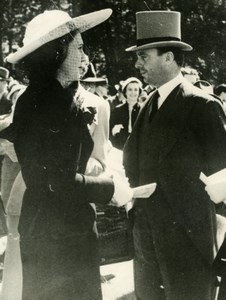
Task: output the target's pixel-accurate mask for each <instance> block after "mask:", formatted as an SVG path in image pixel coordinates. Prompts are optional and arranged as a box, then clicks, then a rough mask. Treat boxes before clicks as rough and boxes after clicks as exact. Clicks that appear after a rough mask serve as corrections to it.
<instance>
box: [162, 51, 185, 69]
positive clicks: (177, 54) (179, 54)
mask: <svg viewBox="0 0 226 300" xmlns="http://www.w3.org/2000/svg"><path fill="white" fill-rule="evenodd" d="M157 50H158V54H159V55H162V54H163V53H166V52H173V55H174V60H175V61H176V63H177V65H178V66H179V67H182V66H183V65H184V52H183V51H181V50H180V49H178V48H175V47H159V48H157Z"/></svg>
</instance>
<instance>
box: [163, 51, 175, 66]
mask: <svg viewBox="0 0 226 300" xmlns="http://www.w3.org/2000/svg"><path fill="white" fill-rule="evenodd" d="M165 55H166V56H165V60H166V63H172V62H173V61H174V54H173V52H172V51H168V52H166V53H165Z"/></svg>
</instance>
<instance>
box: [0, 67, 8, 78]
mask: <svg viewBox="0 0 226 300" xmlns="http://www.w3.org/2000/svg"><path fill="white" fill-rule="evenodd" d="M2 80H5V81H9V70H7V69H6V68H3V67H0V81H2Z"/></svg>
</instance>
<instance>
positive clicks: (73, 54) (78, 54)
mask: <svg viewBox="0 0 226 300" xmlns="http://www.w3.org/2000/svg"><path fill="white" fill-rule="evenodd" d="M84 55H85V54H84V52H83V41H82V37H81V35H80V34H79V33H78V34H76V35H75V37H74V39H73V40H72V41H71V42H70V44H69V46H68V53H67V57H66V59H65V60H64V62H63V63H62V65H61V67H60V70H59V71H60V72H62V74H63V75H64V78H65V80H66V81H77V80H79V78H80V68H81V65H82V60H83V57H84Z"/></svg>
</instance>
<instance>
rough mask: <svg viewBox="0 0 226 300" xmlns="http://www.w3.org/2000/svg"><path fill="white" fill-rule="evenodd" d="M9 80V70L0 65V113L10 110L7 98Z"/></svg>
mask: <svg viewBox="0 0 226 300" xmlns="http://www.w3.org/2000/svg"><path fill="white" fill-rule="evenodd" d="M9 82H10V77H9V70H7V69H6V68H3V67H0V115H4V114H7V113H9V112H10V111H11V103H10V102H9V101H8V100H7V94H8V85H9Z"/></svg>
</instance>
